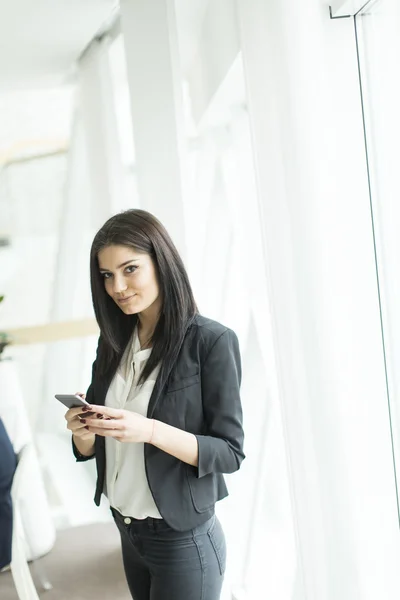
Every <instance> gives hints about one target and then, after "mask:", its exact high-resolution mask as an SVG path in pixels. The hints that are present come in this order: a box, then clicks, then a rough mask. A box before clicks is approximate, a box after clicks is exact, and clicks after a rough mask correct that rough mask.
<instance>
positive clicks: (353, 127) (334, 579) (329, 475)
mask: <svg viewBox="0 0 400 600" xmlns="http://www.w3.org/2000/svg"><path fill="white" fill-rule="evenodd" d="M237 7H238V19H239V26H240V32H241V46H242V52H243V62H244V69H245V78H246V84H247V91H248V104H249V113H250V119H251V126H252V134H253V144H254V153H255V161H256V167H257V178H258V193H259V200H260V213H261V218H262V222H263V227H264V232H265V248H266V256H267V268H268V279H269V288H270V290H269V293H270V297H271V305H272V311H273V315H274V325H275V329H274V334H275V347H276V352H277V362H278V375H279V382H280V397H281V402H282V413H283V421H284V431H285V439H286V444H287V448H288V456H289V468H290V473H291V486H292V497H293V507H294V513H295V518H296V527H297V537H298V553H299V564H300V566H301V571H302V573H301V576H302V580H303V584H304V585H303V588H304V590H303V592H304V597H306V598H307V600H328V599H329V600H337V598H339V597H340V598H341V600H345V599H346V600H352V599H354V598H363V600H373V599H374V598H376V597H377V596H379V595H385V598H390V599H391V600H394V599H395V598H396V597H397V596H398V593H399V587H398V578H397V575H396V560H395V559H396V557H397V556H398V551H399V547H398V546H399V541H398V524H397V513H396V496H395V487H394V476H393V465H392V458H391V445H390V435H389V420H388V414H387V407H386V405H387V402H386V398H385V396H386V390H385V378H384V369H383V353H382V344H381V337H380V323H379V311H378V302H377V288H376V278H375V265H374V256H373V244H372V233H371V222H370V214H369V202H368V190H367V179H366V171H365V153H364V148H363V135H362V127H361V110H360V98H359V85H358V78H357V69H356V58H355V45H354V28H353V26H352V23H351V20H348V21H347V20H343V21H342V22H338V21H331V20H330V16H329V10H328V7H327V6H326V7H324V6H321V5H320V3H318V2H316V1H314V0H303V1H302V2H301V3H299V2H295V1H292V2H290V1H282V0H270V1H269V2H265V1H264V0H237ZM334 28H335V29H334ZM372 440H373V445H372V443H371V441H372ZM266 593H268V590H266ZM299 593H301V592H299Z"/></svg>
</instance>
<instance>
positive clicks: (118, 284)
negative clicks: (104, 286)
mask: <svg viewBox="0 0 400 600" xmlns="http://www.w3.org/2000/svg"><path fill="white" fill-rule="evenodd" d="M113 287H114V293H115V294H120V293H121V292H124V291H125V290H126V288H127V287H128V286H127V284H126V281H125V279H124V277H114V286H113Z"/></svg>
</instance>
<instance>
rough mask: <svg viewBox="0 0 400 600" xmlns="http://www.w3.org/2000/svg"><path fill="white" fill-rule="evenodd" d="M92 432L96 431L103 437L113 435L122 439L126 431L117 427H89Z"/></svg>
mask: <svg viewBox="0 0 400 600" xmlns="http://www.w3.org/2000/svg"><path fill="white" fill-rule="evenodd" d="M89 431H90V433H95V434H96V435H99V436H101V437H112V438H115V439H116V440H122V439H123V438H124V437H125V432H124V431H120V430H117V429H100V428H97V427H89Z"/></svg>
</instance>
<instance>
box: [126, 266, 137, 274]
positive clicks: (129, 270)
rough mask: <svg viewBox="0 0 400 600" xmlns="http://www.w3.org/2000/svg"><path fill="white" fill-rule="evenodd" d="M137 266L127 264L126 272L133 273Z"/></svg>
mask: <svg viewBox="0 0 400 600" xmlns="http://www.w3.org/2000/svg"><path fill="white" fill-rule="evenodd" d="M136 269H137V267H136V266H135V265H129V266H128V267H126V272H127V273H134V272H135V271H136Z"/></svg>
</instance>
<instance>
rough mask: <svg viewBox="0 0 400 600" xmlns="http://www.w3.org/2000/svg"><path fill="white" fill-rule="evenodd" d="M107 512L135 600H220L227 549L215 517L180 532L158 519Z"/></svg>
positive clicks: (113, 511)
mask: <svg viewBox="0 0 400 600" xmlns="http://www.w3.org/2000/svg"><path fill="white" fill-rule="evenodd" d="M111 510H112V513H113V515H114V519H115V522H116V524H117V527H118V529H119V532H120V535H121V542H122V556H123V561H124V569H125V575H126V579H127V581H128V586H129V589H130V592H131V594H132V598H134V600H219V598H220V594H221V588H222V583H223V578H224V572H225V564H226V544H225V536H224V533H223V530H222V527H221V524H220V522H219V521H218V519H217V517H216V516H215V515H214V516H213V517H212V518H211V519H209V520H208V521H207V522H206V523H204V524H203V525H200V526H199V527H196V528H195V529H192V530H190V531H184V532H182V531H175V530H173V529H171V528H170V527H169V526H168V525H167V524H166V523H165V521H164V520H163V519H153V518H151V517H149V518H147V519H144V520H137V519H129V518H127V517H124V516H122V515H121V514H120V513H119V512H117V511H116V510H114V509H111ZM129 520H130V522H129Z"/></svg>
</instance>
